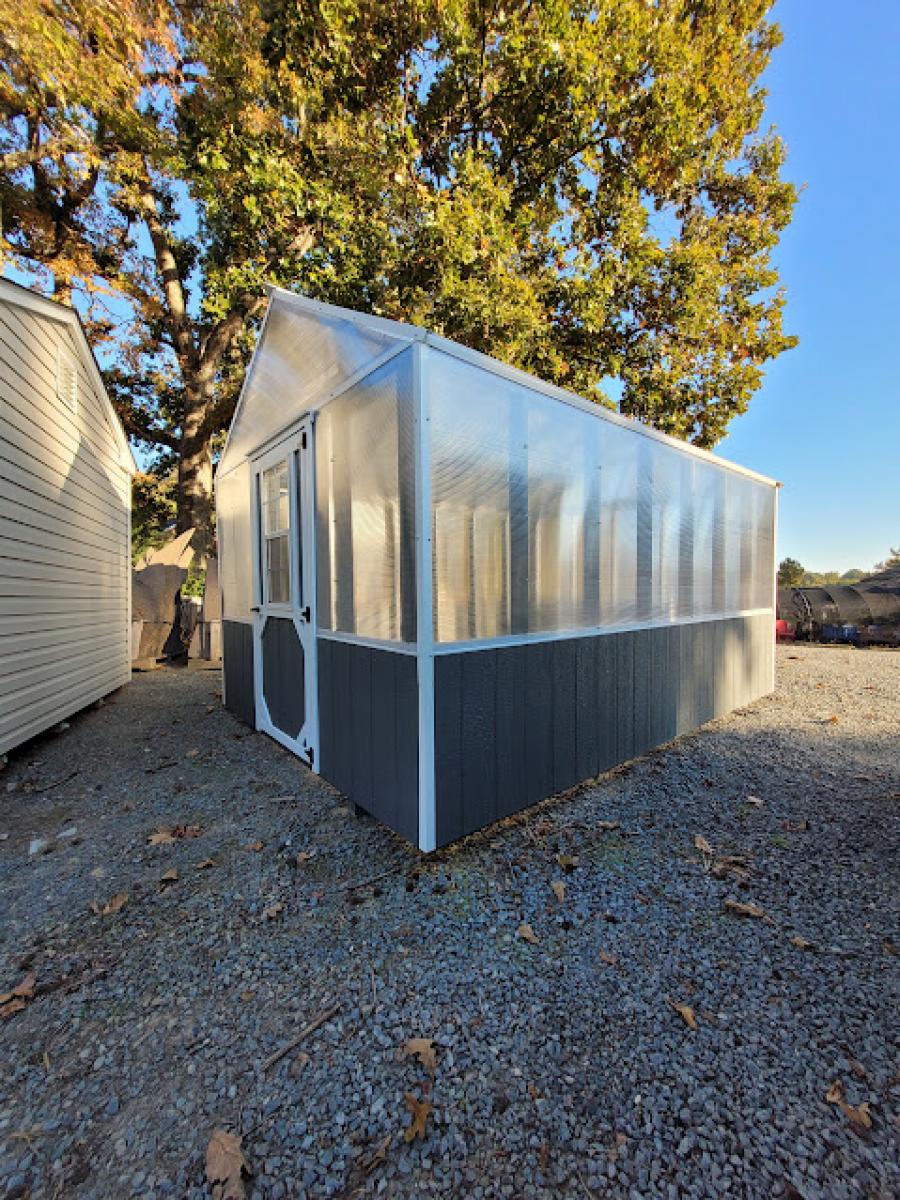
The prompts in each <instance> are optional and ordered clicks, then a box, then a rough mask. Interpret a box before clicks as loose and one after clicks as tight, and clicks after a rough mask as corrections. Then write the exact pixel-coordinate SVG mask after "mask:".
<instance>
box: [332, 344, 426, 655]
mask: <svg viewBox="0 0 900 1200" xmlns="http://www.w3.org/2000/svg"><path fill="white" fill-rule="evenodd" d="M412 380H413V371H412V354H411V352H410V351H408V350H407V351H404V352H403V353H402V354H400V355H398V356H397V357H396V358H394V359H391V361H390V362H388V363H386V364H385V365H384V366H382V367H380V368H379V369H378V370H377V371H375V372H373V374H371V375H368V376H366V377H365V378H364V379H362V380H361V381H360V382H359V383H357V384H355V385H354V386H353V387H352V388H350V389H349V390H348V391H346V392H344V393H343V394H342V395H340V396H338V397H337V399H335V400H332V401H331V402H330V403H329V404H327V405H326V406H325V407H324V408H323V409H322V410H321V412H320V413H319V415H318V417H317V419H316V432H315V438H316V557H317V589H318V622H319V626H320V628H322V629H329V630H334V631H337V632H341V633H349V634H356V635H357V636H359V637H366V638H378V639H386V640H390V641H406V642H410V641H415V620H416V589H415V413H414V404H413V399H414V397H413V382H412Z"/></svg>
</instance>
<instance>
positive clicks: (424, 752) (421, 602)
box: [412, 342, 437, 854]
mask: <svg viewBox="0 0 900 1200" xmlns="http://www.w3.org/2000/svg"><path fill="white" fill-rule="evenodd" d="M429 353H430V352H429V351H428V349H427V348H426V347H425V346H424V345H423V344H422V342H416V343H415V344H414V345H413V350H412V354H413V402H414V404H415V415H416V641H417V643H418V654H417V657H416V667H417V676H418V684H419V739H418V741H419V849H420V850H421V851H422V852H423V853H425V854H430V853H431V851H432V850H434V849H435V847H436V846H437V813H436V807H435V775H434V617H433V606H432V575H431V570H432V566H431V555H432V547H431V433H430V428H429V421H430V417H429V411H430V409H429V394H428V355H429Z"/></svg>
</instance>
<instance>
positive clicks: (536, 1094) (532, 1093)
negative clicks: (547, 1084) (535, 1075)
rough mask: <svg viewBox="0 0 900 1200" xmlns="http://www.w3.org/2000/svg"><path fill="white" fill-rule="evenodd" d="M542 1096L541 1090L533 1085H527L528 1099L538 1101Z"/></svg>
mask: <svg viewBox="0 0 900 1200" xmlns="http://www.w3.org/2000/svg"><path fill="white" fill-rule="evenodd" d="M543 1094H544V1093H543V1092H542V1091H541V1089H540V1088H539V1087H536V1086H535V1085H534V1084H533V1083H529V1085H528V1095H529V1097H530V1099H532V1100H540V1098H541V1096H543Z"/></svg>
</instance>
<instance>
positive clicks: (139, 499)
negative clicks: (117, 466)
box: [131, 468, 178, 562]
mask: <svg viewBox="0 0 900 1200" xmlns="http://www.w3.org/2000/svg"><path fill="white" fill-rule="evenodd" d="M177 487H178V478H177V475H176V473H175V471H173V470H172V469H171V468H169V469H168V470H166V469H165V468H161V469H160V470H159V471H150V472H145V471H139V472H138V473H137V474H136V475H135V476H134V479H133V481H132V485H131V502H132V509H131V557H132V561H134V562H137V560H138V559H139V558H140V557H141V556H142V555H144V554H146V553H147V551H148V550H155V549H157V548H158V547H159V546H161V545H162V544H163V543H164V542H165V541H166V539H167V537H168V533H167V528H171V526H172V524H173V522H174V521H175V510H176V494H177Z"/></svg>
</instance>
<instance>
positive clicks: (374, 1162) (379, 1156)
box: [362, 1133, 394, 1175]
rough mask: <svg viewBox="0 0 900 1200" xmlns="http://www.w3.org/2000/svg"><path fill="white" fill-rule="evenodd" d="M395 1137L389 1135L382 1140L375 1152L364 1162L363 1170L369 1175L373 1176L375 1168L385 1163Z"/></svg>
mask: <svg viewBox="0 0 900 1200" xmlns="http://www.w3.org/2000/svg"><path fill="white" fill-rule="evenodd" d="M393 1136H394V1135H393V1134H392V1133H389V1134H388V1135H387V1136H386V1137H384V1138H382V1140H381V1141H380V1142H379V1143H378V1145H377V1146H376V1148H375V1151H374V1152H373V1153H372V1154H371V1155H370V1156H369V1157H368V1158H367V1159H365V1160H364V1161H363V1164H362V1169H363V1170H364V1171H365V1173H366V1174H367V1175H371V1174H372V1172H373V1171H374V1170H375V1168H376V1167H377V1166H380V1165H381V1163H383V1162H384V1160H385V1158H386V1157H387V1152H388V1150H389V1148H390V1145H391V1140H392V1138H393Z"/></svg>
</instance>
